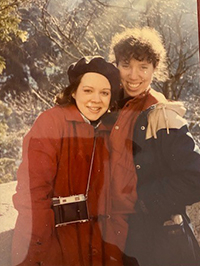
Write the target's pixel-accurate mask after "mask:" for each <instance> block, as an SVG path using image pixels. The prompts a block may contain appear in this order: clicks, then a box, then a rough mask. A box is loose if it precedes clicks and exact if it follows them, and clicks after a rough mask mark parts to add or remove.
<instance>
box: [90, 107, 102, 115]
mask: <svg viewBox="0 0 200 266" xmlns="http://www.w3.org/2000/svg"><path fill="white" fill-rule="evenodd" d="M88 109H89V111H90V112H92V113H98V112H99V111H100V110H101V107H91V106H88Z"/></svg>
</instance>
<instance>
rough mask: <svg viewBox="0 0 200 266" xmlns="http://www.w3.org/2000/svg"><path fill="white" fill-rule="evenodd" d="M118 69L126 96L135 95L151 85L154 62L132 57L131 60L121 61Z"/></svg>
mask: <svg viewBox="0 0 200 266" xmlns="http://www.w3.org/2000/svg"><path fill="white" fill-rule="evenodd" d="M118 69H119V71H120V76H121V83H122V85H123V89H124V92H125V97H126V96H132V97H135V96H137V95H139V94H141V93H142V92H144V91H146V90H147V89H148V88H149V87H150V84H151V82H152V79H153V73H154V67H153V64H152V63H149V62H147V61H146V60H143V61H138V60H136V59H134V58H132V59H131V60H130V61H119V64H118Z"/></svg>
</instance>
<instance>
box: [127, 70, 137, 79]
mask: <svg viewBox="0 0 200 266" xmlns="http://www.w3.org/2000/svg"><path fill="white" fill-rule="evenodd" d="M129 77H130V78H131V79H135V78H137V77H138V72H137V69H136V68H135V67H131V68H130V70H129Z"/></svg>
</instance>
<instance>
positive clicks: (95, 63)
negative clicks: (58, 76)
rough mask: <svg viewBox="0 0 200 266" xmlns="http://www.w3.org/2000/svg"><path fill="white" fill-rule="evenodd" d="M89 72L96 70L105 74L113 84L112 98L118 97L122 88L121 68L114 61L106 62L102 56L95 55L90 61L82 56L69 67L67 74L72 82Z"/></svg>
mask: <svg viewBox="0 0 200 266" xmlns="http://www.w3.org/2000/svg"><path fill="white" fill-rule="evenodd" d="M88 72H95V73H99V74H101V75H103V76H105V77H106V78H107V79H108V80H109V82H110V85H111V90H112V91H111V93H112V98H117V97H116V96H117V95H118V94H119V90H120V74H119V70H118V69H117V68H116V67H115V66H114V65H113V64H112V63H108V62H106V61H105V59H103V58H102V57H93V58H92V59H91V60H90V61H88V62H87V60H86V58H81V59H80V60H79V61H78V62H76V63H73V64H72V65H70V66H69V68H68V71H67V74H68V78H69V82H70V84H71V83H73V82H74V81H75V80H76V79H77V78H78V77H79V76H81V75H84V74H85V73H88ZM113 94H114V95H113ZM113 96H115V97H113Z"/></svg>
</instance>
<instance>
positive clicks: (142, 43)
mask: <svg viewBox="0 0 200 266" xmlns="http://www.w3.org/2000/svg"><path fill="white" fill-rule="evenodd" d="M113 52H114V53H113ZM132 58H134V59H136V60H138V61H143V60H147V62H149V63H152V64H153V67H154V68H155V72H154V78H155V79H157V80H158V81H166V80H167V79H168V70H167V60H166V50H165V48H164V45H163V42H162V38H161V36H160V34H159V33H158V31H156V30H155V29H153V28H149V27H143V28H131V29H130V28H128V29H126V30H125V31H123V32H122V33H118V34H116V35H115V36H114V37H113V39H112V42H111V49H110V60H111V61H112V62H115V63H116V64H117V65H118V64H119V61H130V60H131V59H132Z"/></svg>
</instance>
